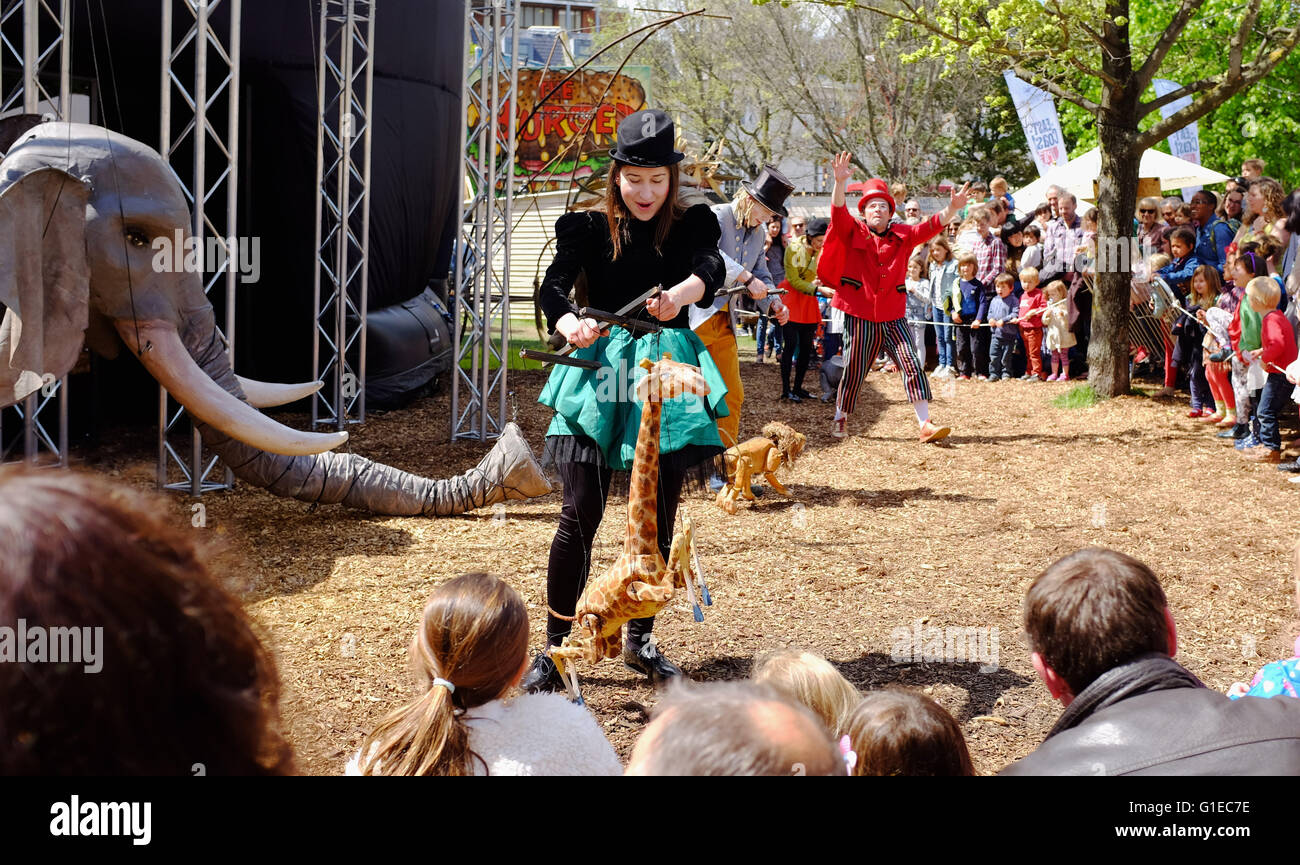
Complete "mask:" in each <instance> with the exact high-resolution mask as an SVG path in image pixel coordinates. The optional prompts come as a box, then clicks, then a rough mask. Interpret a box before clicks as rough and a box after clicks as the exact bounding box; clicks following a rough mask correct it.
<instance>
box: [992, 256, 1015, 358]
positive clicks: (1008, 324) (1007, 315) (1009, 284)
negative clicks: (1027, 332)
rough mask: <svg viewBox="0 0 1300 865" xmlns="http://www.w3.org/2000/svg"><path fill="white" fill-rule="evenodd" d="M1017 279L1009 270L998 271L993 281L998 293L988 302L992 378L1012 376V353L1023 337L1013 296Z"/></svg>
mask: <svg viewBox="0 0 1300 865" xmlns="http://www.w3.org/2000/svg"><path fill="white" fill-rule="evenodd" d="M1015 283H1016V281H1015V278H1014V277H1012V276H1011V274H1009V273H999V274H998V275H997V277H996V278H995V279H994V280H993V285H994V287H995V288H996V289H997V296H996V297H994V298H993V300H991V301H990V302H989V312H988V316H989V325H990V328H991V330H992V333H993V339H992V342H991V343H990V347H989V381H1001V380H1002V379H1009V378H1011V355H1012V352H1013V351H1014V350H1015V347H1016V342H1017V341H1018V340H1019V339H1020V326H1019V325H1017V324H1016V316H1017V315H1018V314H1019V312H1020V303H1019V301H1017V300H1016V298H1015V297H1014V296H1013V295H1012V290H1013V289H1014V288H1015Z"/></svg>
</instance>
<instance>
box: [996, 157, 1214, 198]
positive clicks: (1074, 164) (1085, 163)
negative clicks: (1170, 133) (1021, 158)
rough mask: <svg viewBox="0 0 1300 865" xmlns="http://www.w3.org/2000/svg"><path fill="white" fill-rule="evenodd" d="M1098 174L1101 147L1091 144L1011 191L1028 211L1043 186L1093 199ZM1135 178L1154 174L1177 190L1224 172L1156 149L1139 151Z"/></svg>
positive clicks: (1042, 192) (1211, 180) (1165, 185)
mask: <svg viewBox="0 0 1300 865" xmlns="http://www.w3.org/2000/svg"><path fill="white" fill-rule="evenodd" d="M1100 176H1101V149H1100V148H1098V147H1094V148H1093V149H1092V150H1089V151H1088V152H1087V153H1085V154H1083V155H1082V156H1078V157H1076V158H1074V159H1071V160H1070V161H1069V162H1067V163H1065V164H1064V165H1058V166H1056V167H1055V168H1053V169H1052V170H1051V171H1049V172H1047V174H1045V175H1043V176H1042V177H1040V178H1038V179H1037V180H1035V181H1034V182H1033V183H1031V184H1029V185H1028V186H1025V187H1023V188H1021V189H1017V190H1016V191H1015V192H1013V193H1012V196H1013V197H1014V198H1015V200H1016V206H1017V209H1019V210H1021V211H1024V212H1029V211H1032V210H1033V208H1034V207H1036V206H1037V205H1038V204H1039V202H1043V201H1046V200H1047V187H1049V186H1052V185H1056V186H1059V187H1061V188H1062V189H1065V190H1067V191H1069V192H1072V193H1073V194H1074V195H1075V197H1077V198H1078V199H1079V200H1080V201H1095V200H1096V195H1095V193H1094V192H1093V183H1094V182H1095V181H1096V180H1097V178H1098V177H1100ZM1138 177H1155V178H1159V180H1160V188H1161V189H1179V188H1181V187H1184V186H1204V185H1207V184H1210V183H1222V182H1223V181H1225V180H1227V179H1228V175H1226V174H1220V173H1219V172H1217V171H1211V170H1210V169H1208V168H1205V167H1204V166H1201V165H1197V164H1196V163H1195V162H1188V161H1187V160H1185V159H1179V158H1178V157H1177V156H1170V155H1169V154H1168V153H1162V152H1160V151H1159V150H1148V151H1147V152H1146V153H1143V154H1142V164H1141V167H1140V168H1139V169H1138Z"/></svg>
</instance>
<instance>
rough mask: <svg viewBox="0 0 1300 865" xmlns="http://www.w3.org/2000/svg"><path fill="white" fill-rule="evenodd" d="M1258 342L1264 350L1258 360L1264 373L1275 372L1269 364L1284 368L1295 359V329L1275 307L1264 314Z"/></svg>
mask: <svg viewBox="0 0 1300 865" xmlns="http://www.w3.org/2000/svg"><path fill="white" fill-rule="evenodd" d="M1247 302H1248V301H1247ZM1259 344H1260V348H1262V349H1263V350H1264V351H1263V353H1262V354H1260V356H1259V360H1260V363H1262V364H1263V365H1264V372H1266V373H1274V372H1277V370H1276V369H1273V367H1271V366H1269V364H1273V366H1277V367H1280V368H1281V369H1286V368H1287V367H1288V366H1290V364H1291V362H1292V361H1293V360H1295V358H1296V346H1295V331H1293V330H1292V329H1291V322H1290V321H1289V320H1288V319H1287V317H1286V316H1285V315H1283V314H1282V311H1281V310H1277V309H1275V310H1273V311H1272V312H1270V313H1269V314H1268V315H1266V316H1264V321H1263V323H1262V324H1261V325H1260V328H1259Z"/></svg>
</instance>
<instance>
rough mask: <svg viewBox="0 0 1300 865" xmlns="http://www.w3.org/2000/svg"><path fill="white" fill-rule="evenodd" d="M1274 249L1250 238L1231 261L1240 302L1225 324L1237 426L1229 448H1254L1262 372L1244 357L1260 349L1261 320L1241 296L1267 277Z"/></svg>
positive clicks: (1256, 435) (1262, 380) (1263, 377)
mask: <svg viewBox="0 0 1300 865" xmlns="http://www.w3.org/2000/svg"><path fill="white" fill-rule="evenodd" d="M1274 250H1275V248H1274V247H1273V246H1272V245H1270V244H1268V243H1261V241H1260V240H1258V239H1252V240H1249V241H1246V242H1244V243H1242V244H1241V245H1240V246H1239V247H1238V249H1237V254H1236V258H1235V260H1234V261H1233V268H1232V276H1233V282H1234V283H1235V284H1236V285H1237V286H1238V287H1239V288H1240V289H1241V300H1240V302H1239V303H1238V304H1237V309H1236V311H1235V312H1234V314H1233V317H1232V322H1231V323H1230V324H1229V325H1228V336H1229V338H1230V339H1231V340H1232V351H1233V354H1232V387H1233V395H1234V396H1235V398H1236V400H1237V421H1238V424H1237V426H1235V427H1233V430H1232V432H1233V438H1234V441H1233V447H1235V448H1236V449H1237V450H1242V451H1244V450H1247V449H1250V448H1255V447H1258V446H1259V444H1260V441H1259V418H1258V417H1257V409H1258V407H1259V397H1260V390H1261V389H1262V388H1263V387H1264V381H1265V376H1266V373H1265V372H1264V369H1263V367H1262V366H1261V365H1260V364H1259V363H1257V362H1252V358H1250V357H1248V356H1247V353H1248V352H1253V351H1255V350H1256V349H1258V348H1259V347H1260V328H1261V325H1262V323H1263V317H1262V316H1261V315H1259V313H1257V312H1255V310H1254V309H1253V307H1252V306H1251V304H1250V303H1249V301H1248V299H1247V298H1246V296H1245V290H1246V288H1247V287H1248V286H1249V284H1250V283H1251V282H1252V281H1253V280H1255V279H1258V278H1267V277H1268V258H1269V255H1270V254H1271V253H1272V252H1273V251H1274Z"/></svg>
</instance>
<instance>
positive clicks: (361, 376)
mask: <svg viewBox="0 0 1300 865" xmlns="http://www.w3.org/2000/svg"><path fill="white" fill-rule="evenodd" d="M376 2H377V0H321V6H320V34H319V35H320V55H319V57H318V64H319V65H318V68H317V81H316V83H317V88H318V90H317V112H318V124H317V131H316V268H315V271H316V278H315V290H314V306H313V308H314V310H315V318H314V319H313V321H314V326H313V329H312V369H313V370H314V371H315V373H316V378H317V380H318V381H323V382H325V386H324V387H322V388H321V389H320V390H319V391H317V393H316V396H315V397H314V398H313V399H312V402H311V420H312V424H313V425H316V426H323V425H333V426H334V427H336V428H338V429H343V428H344V426H345V425H347V424H348V423H360V422H362V421H364V420H365V419H366V311H367V306H368V301H367V293H368V283H367V271H368V269H369V268H368V265H369V260H370V109H371V104H372V103H371V96H372V94H373V91H374V35H375V5H376ZM322 341H324V343H325V345H324V352H323V353H322V350H321V349H322V346H321V342H322Z"/></svg>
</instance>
